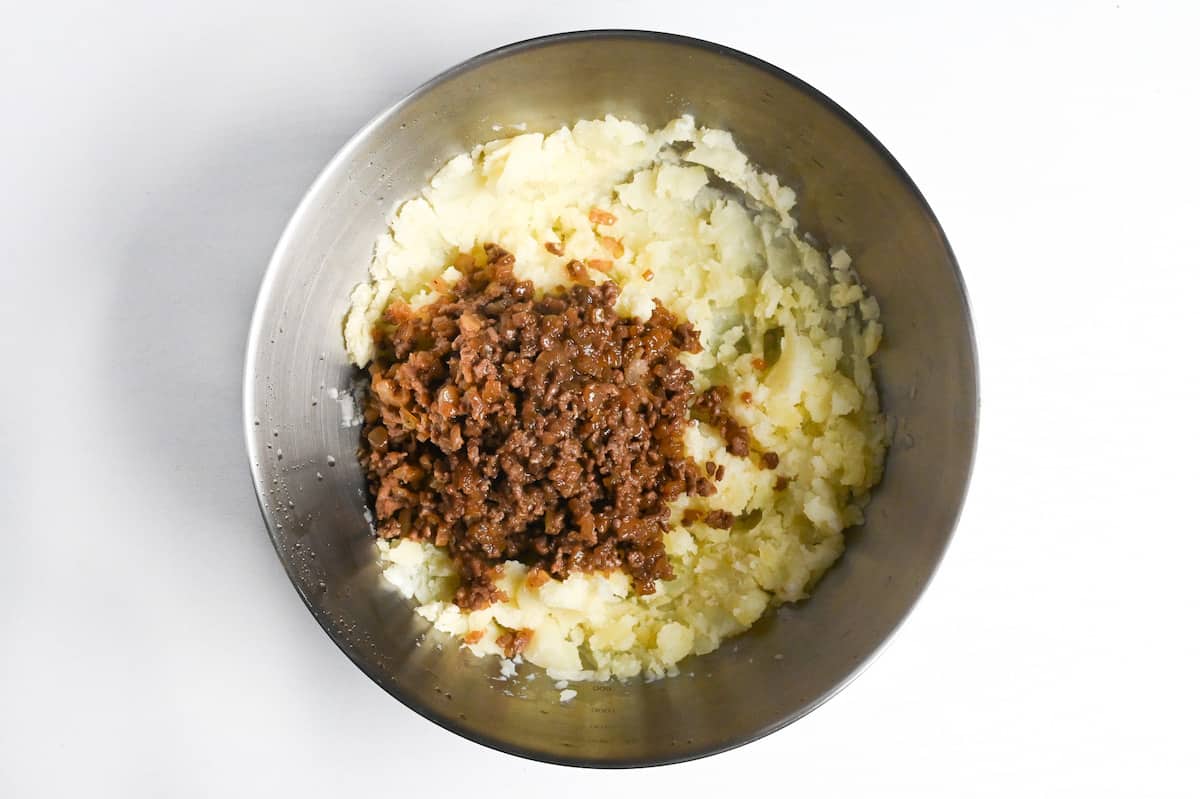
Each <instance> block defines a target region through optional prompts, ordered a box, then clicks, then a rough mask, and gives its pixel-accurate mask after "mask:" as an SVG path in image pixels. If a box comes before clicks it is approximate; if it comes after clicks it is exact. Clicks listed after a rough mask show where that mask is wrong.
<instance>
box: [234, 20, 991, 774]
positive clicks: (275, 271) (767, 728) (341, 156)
mask: <svg viewBox="0 0 1200 799" xmlns="http://www.w3.org/2000/svg"><path fill="white" fill-rule="evenodd" d="M605 39H627V40H634V41H655V42H665V43H668V44H671V45H675V46H678V47H685V48H692V49H697V50H704V51H708V52H711V53H716V54H717V55H721V56H724V57H726V58H732V59H734V60H737V61H741V62H742V63H744V64H746V65H748V66H751V67H753V68H755V69H757V70H759V71H761V72H765V73H767V74H768V75H770V76H772V77H775V78H778V79H780V80H782V81H784V82H786V83H788V84H790V85H791V86H792V87H793V88H796V89H799V90H800V91H802V92H804V93H806V94H808V95H809V96H810V97H812V98H813V99H814V100H816V101H817V102H818V103H820V104H821V105H823V106H824V107H825V108H826V109H827V110H829V111H831V112H832V113H834V114H835V115H836V116H838V117H840V118H841V120H842V121H843V122H844V123H845V124H846V125H847V126H848V127H850V128H851V129H852V130H853V131H855V133H857V134H858V136H860V137H861V138H862V139H863V140H864V141H865V142H866V143H867V144H868V145H870V146H871V147H872V148H873V149H874V150H875V151H876V152H877V153H878V154H879V155H880V156H881V157H882V158H883V160H884V162H885V163H886V164H887V166H888V167H889V168H890V169H891V170H892V171H893V172H894V173H895V175H896V176H897V177H898V178H899V179H900V180H901V182H902V183H903V184H904V185H905V186H906V188H907V189H908V190H909V191H910V192H911V194H912V196H913V197H914V198H915V199H916V200H917V201H918V203H919V204H920V205H921V206H922V208H923V210H924V211H925V213H926V214H928V216H929V219H930V220H931V221H932V223H933V228H934V232H935V233H936V235H937V237H938V238H939V239H940V244H941V246H942V247H943V248H944V249H945V251H946V255H947V256H948V259H949V263H950V265H951V267H952V270H953V277H954V280H955V283H956V286H957V289H958V292H959V296H960V300H961V302H962V306H963V317H964V320H965V322H966V339H967V341H966V344H967V346H968V353H969V355H970V359H969V360H970V374H969V375H967V376H966V377H967V378H968V385H967V388H968V390H969V391H970V392H971V394H972V395H973V396H974V399H975V403H974V405H975V407H974V409H973V413H972V417H971V420H970V425H971V430H970V438H971V440H970V450H969V452H968V456H967V464H966V474H965V475H964V481H963V491H962V494H961V496H960V497H959V499H958V506H957V507H956V508H954V513H953V519H952V521H951V524H950V529H949V530H948V531H947V534H946V539H945V541H944V542H943V544H942V546H941V548H940V550H939V551H938V552H937V553H936V557H935V558H934V562H933V565H932V568H931V570H930V573H929V577H928V578H927V579H926V580H925V582H924V584H922V585H921V587H920V589H919V590H918V593H917V596H916V598H915V599H914V600H913V602H912V604H911V605H909V607H908V609H907V610H906V611H905V612H904V614H903V615H902V616H901V617H900V618H899V619H898V620H897V621H896V624H895V625H894V626H893V627H892V629H891V630H889V631H888V633H887V634H886V635H885V636H884V637H883V639H882V640H881V641H880V642H879V644H878V645H876V647H875V648H874V649H873V650H872V651H871V652H869V653H867V654H866V655H865V656H864V657H863V658H862V660H860V661H859V663H858V664H857V665H856V666H855V667H854V668H853V669H851V670H850V671H849V672H848V673H847V674H846V675H845V676H844V677H842V679H841V680H840V681H838V683H837V684H835V685H834V686H832V687H831V688H830V689H829V690H827V691H826V692H825V693H824V694H822V695H821V696H819V697H817V698H816V699H814V700H813V701H811V702H808V703H807V704H805V705H803V706H801V707H799V708H796V709H795V710H793V711H792V712H791V713H789V714H788V715H787V716H785V717H784V718H782V719H780V720H779V721H777V722H773V723H770V724H764V725H763V726H761V727H759V728H758V729H756V730H754V732H752V733H750V734H748V735H744V736H740V737H736V738H732V739H730V740H727V741H724V742H722V743H720V744H718V745H715V746H709V747H698V748H696V749H694V750H691V751H686V750H684V751H680V753H679V754H678V755H675V754H672V755H670V756H665V757H657V758H630V759H596V758H588V757H586V756H578V757H567V756H563V755H559V754H557V753H553V752H545V751H538V750H535V749H530V748H526V747H521V746H515V745H513V744H511V743H508V742H506V741H504V740H501V739H500V738H497V737H492V736H488V735H486V734H481V733H477V732H475V731H473V730H469V729H467V728H466V727H464V726H462V725H460V724H459V723H458V721H457V719H455V718H454V717H453V716H451V715H449V714H446V713H442V712H439V711H438V710H437V709H435V707H434V706H432V705H427V704H425V703H422V702H421V701H419V700H418V699H417V698H415V697H412V696H409V695H407V694H406V693H405V692H404V691H403V690H401V686H398V685H394V684H388V683H386V682H385V680H384V679H383V678H382V676H380V675H377V674H376V673H375V671H376V670H375V669H374V667H373V666H372V665H371V664H368V663H366V662H365V661H364V660H363V659H361V658H359V657H358V656H357V655H356V653H355V652H354V650H353V649H352V648H351V647H350V646H349V645H348V643H347V642H346V641H344V640H343V638H342V637H341V636H340V635H338V634H337V632H336V631H335V629H334V625H333V623H332V619H331V618H330V616H329V614H327V613H326V612H325V611H323V610H322V609H321V608H319V607H317V606H316V605H314V604H313V602H312V601H310V599H309V597H308V596H306V595H305V593H304V592H303V591H302V590H300V586H299V583H298V582H297V580H296V575H294V574H293V573H292V569H291V568H290V566H289V562H288V560H287V558H286V557H285V556H284V551H283V547H282V546H281V542H280V540H279V538H278V537H277V536H276V535H275V533H274V531H273V530H272V528H271V517H270V515H269V514H268V510H267V504H266V499H265V492H264V483H263V476H262V473H261V470H260V466H259V463H258V462H257V460H256V458H255V440H256V433H255V427H256V425H255V424H254V396H255V369H254V366H255V360H254V354H255V352H256V351H257V350H258V346H259V341H260V338H261V336H262V333H263V316H264V314H265V306H266V304H267V298H268V297H269V296H270V295H271V293H272V291H271V289H272V288H273V285H274V282H275V280H276V279H277V277H278V275H279V273H280V271H281V270H282V265H281V264H282V260H283V257H284V254H285V253H286V251H287V250H288V248H289V247H290V245H291V242H292V239H293V238H294V237H295V236H296V231H297V229H298V227H299V225H300V223H301V220H302V219H303V218H304V217H306V216H307V212H308V210H309V206H310V205H311V204H312V203H313V202H314V198H315V197H316V195H317V193H318V191H319V189H321V188H322V187H323V186H324V184H325V183H326V182H327V181H328V180H329V178H330V176H331V175H332V174H333V173H334V172H335V171H336V170H337V169H339V168H340V167H341V166H342V164H343V162H344V161H346V160H347V158H348V157H350V156H351V154H352V153H353V152H354V151H355V150H356V149H357V147H358V145H359V143H360V142H361V141H362V140H363V139H365V138H367V137H368V136H369V135H370V134H371V133H372V132H373V131H374V130H375V128H377V127H378V126H379V125H381V124H383V122H384V121H385V120H386V119H388V118H390V117H391V116H392V115H393V114H395V113H396V112H398V111H399V110H400V109H402V108H403V107H404V106H406V105H409V104H410V103H412V102H413V101H414V100H416V99H417V98H419V97H421V96H423V95H425V94H427V93H428V92H430V91H433V90H434V89H436V88H437V87H438V86H440V85H441V84H443V83H445V82H446V81H448V80H449V79H451V78H453V77H456V76H458V75H461V74H464V73H467V72H471V71H473V70H475V69H477V68H479V67H481V66H484V65H485V64H488V63H490V62H492V61H495V60H498V59H501V58H504V57H507V56H510V55H514V54H516V53H521V52H525V51H528V50H536V49H538V48H541V47H546V46H549V45H557V44H563V43H569V42H578V41H593V40H605ZM978 364H979V353H978V347H977V344H976V340H975V332H974V325H973V323H972V317H971V307H970V300H969V298H968V296H967V289H966V284H965V283H964V281H963V277H962V272H961V270H960V268H959V265H958V259H957V258H956V257H955V255H954V251H953V249H952V248H951V247H950V242H949V240H948V239H947V238H946V234H945V231H944V230H943V228H942V225H941V222H940V221H939V220H938V219H937V217H936V215H935V214H934V213H933V209H932V208H931V207H930V206H929V203H928V201H926V199H925V196H924V195H923V194H922V193H921V191H920V189H918V188H917V185H916V183H915V182H914V181H913V179H912V178H911V177H910V176H909V174H908V173H907V172H906V171H905V170H904V168H903V167H902V166H901V165H900V162H899V161H897V160H896V158H895V157H894V156H893V155H892V154H891V153H890V152H889V151H888V150H887V148H886V147H884V146H883V143H882V142H880V141H879V139H877V138H876V137H875V136H874V135H873V134H872V133H871V132H870V131H869V130H867V128H866V127H865V126H864V125H863V124H862V123H861V122H859V121H858V120H857V119H855V118H854V116H853V115H851V114H850V113H849V112H848V111H846V110H845V109H844V108H842V107H841V106H840V105H838V104H837V103H836V102H834V101H833V100H832V99H830V98H829V97H827V96H826V95H825V94H823V93H822V92H820V91H819V90H817V89H816V88H814V87H813V86H811V85H809V84H808V83H806V82H805V81H803V80H801V79H800V78H798V77H796V76H795V75H793V74H791V73H790V72H787V71H786V70H783V69H780V68H779V67H777V66H775V65H774V64H771V63H769V62H767V61H763V60H762V59H760V58H756V57H755V56H752V55H750V54H748V53H745V52H742V51H741V50H736V49H734V48H732V47H727V46H725V45H722V44H717V43H716V42H710V41H707V40H704V39H697V38H694V37H690V36H682V35H680V34H675V33H664V32H660V31H647V30H632V29H596V30H577V31H569V32H564V33H555V34H549V35H546V36H538V37H534V38H531V39H524V40H521V41H518V42H513V43H511V44H507V45H503V46H501V47H497V48H494V49H492V50H488V51H486V52H484V53H480V54H479V55H477V56H474V57H473V58H470V59H467V60H466V61H463V62H461V63H459V64H457V65H455V66H453V67H450V68H449V69H447V70H445V71H443V72H441V73H439V74H438V75H436V76H435V77H433V78H431V79H429V80H427V81H426V82H425V83H423V84H421V85H420V86H418V87H417V88H415V89H413V90H412V91H411V92H409V93H408V94H406V95H405V96H404V97H402V98H401V99H400V100H398V101H397V102H396V103H394V104H392V105H391V106H389V107H388V108H386V109H385V110H383V111H382V112H380V113H379V114H377V115H376V116H375V117H373V118H372V119H371V120H370V121H369V122H367V123H366V124H365V125H364V126H363V127H362V128H360V129H359V130H358V132H356V133H355V134H354V135H353V136H351V137H350V139H349V140H348V141H347V142H346V143H345V144H344V145H342V147H341V148H340V149H339V150H338V151H337V152H336V153H335V154H334V156H333V157H332V158H331V159H330V160H329V162H328V163H327V164H326V165H325V167H324V168H323V169H322V170H321V172H320V173H319V174H318V175H317V177H316V178H315V179H314V180H313V182H312V183H311V184H310V185H309V187H308V189H307V190H306V191H305V193H304V196H303V198H302V199H301V200H300V203H299V204H298V205H297V207H296V210H295V211H294V212H292V215H291V218H290V219H289V220H288V223H287V225H286V227H284V230H283V233H282V234H281V235H280V237H279V241H278V242H277V243H276V245H275V249H274V251H273V252H272V254H271V258H270V260H269V261H268V263H267V269H266V272H265V273H264V275H263V280H262V283H261V285H260V287H259V291H258V296H257V298H256V300H255V303H254V312H253V315H252V316H251V320H250V331H249V334H248V337H247V342H246V355H245V367H244V374H243V384H242V415H243V420H242V423H243V431H244V437H245V445H246V454H247V457H248V459H249V465H250V476H251V480H252V481H253V483H254V492H255V496H256V498H257V499H258V507H259V512H260V513H261V515H262V518H263V523H264V524H265V525H266V528H267V534H268V535H269V536H270V538H271V544H272V546H273V547H274V548H275V554H276V556H277V557H278V558H279V561H280V563H281V564H282V566H283V568H284V571H285V572H286V573H287V575H288V578H289V579H290V580H291V581H292V587H293V588H295V590H296V593H297V594H299V595H300V598H301V600H302V601H303V602H304V605H305V607H307V608H308V610H309V612H310V613H311V614H312V616H313V618H314V619H316V621H317V623H318V624H320V626H321V629H322V630H324V631H325V634H326V635H328V636H329V638H330V640H332V641H333V642H334V643H335V644H336V645H337V646H338V648H339V649H341V650H342V652H343V653H345V655H346V656H347V657H348V658H350V660H351V662H353V663H354V665H356V666H357V667H358V668H359V670H361V671H362V672H363V673H364V674H365V675H366V676H367V677H369V678H370V679H371V680H372V681H373V682H375V683H376V684H377V685H379V687H380V688H382V689H384V690H385V691H386V692H387V693H388V694H389V695H391V696H392V697H394V698H395V699H398V700H399V701H400V702H401V703H403V704H404V705H405V706H406V707H408V708H409V709H410V710H412V711H414V712H416V713H417V714H419V715H420V716H422V717H424V718H426V719H428V720H429V721H431V722H433V723H434V724H437V725H438V726H439V727H442V728H443V729H446V730H448V731H450V732H452V733H455V734H456V735H459V736H461V737H463V738H466V739H467V740H470V741H474V742H475V743H478V744H482V745H483V746H487V747H489V748H491V749H495V750H497V751H500V752H504V753H506V754H510V755H516V756H518V757H523V758H527V759H529V760H535V761H540V762H544V763H551V764H555V765H562V766H576V767H585V768H640V767H647V766H663V765H670V764H674V763H683V762H687V761H689V760H698V759H700V758H703V757H708V756H710V755H715V754H719V753H721V752H727V751H729V750H731V749H736V748H738V747H740V746H744V745H746V744H748V743H751V742H753V741H756V740H758V739H760V738H763V737H766V736H767V735H770V734H771V733H773V732H777V731H778V730H781V729H783V728H784V727H786V726H788V725H790V724H792V723H793V722H795V721H797V720H798V719H800V718H802V717H804V716H806V715H808V714H809V713H811V712H812V711H814V710H816V709H817V708H818V707H820V706H821V705H823V704H825V703H826V702H828V701H829V700H830V699H832V698H833V697H834V696H836V695H837V694H838V693H840V692H841V691H842V689H844V688H845V687H846V686H847V685H849V684H850V683H851V682H853V681H854V680H855V678H857V677H858V676H859V675H860V674H862V672H863V671H864V670H865V669H866V668H867V667H868V666H870V665H871V663H872V662H874V660H875V659H876V658H877V657H878V656H879V654H880V653H881V652H882V651H883V650H884V649H885V648H886V647H887V645H888V644H889V643H890V642H891V640H892V639H893V637H894V636H895V635H896V632H897V630H899V629H900V627H902V626H903V625H904V622H905V621H907V619H908V618H909V616H910V615H911V614H912V612H913V609H914V608H916V606H917V604H919V603H920V601H921V598H922V597H923V596H924V594H925V591H926V590H927V589H928V586H929V583H930V582H931V581H932V580H933V577H934V576H935V575H936V574H937V571H938V569H939V568H940V566H941V563H942V561H943V560H944V558H945V554H946V551H947V549H948V548H949V545H950V541H951V539H953V537H954V533H955V529H956V528H957V526H958V521H959V518H960V517H961V515H962V509H963V505H964V504H965V501H966V497H967V494H968V493H969V491H970V483H971V477H972V473H973V471H974V464H975V454H976V449H977V446H978V438H979V412H980V387H979V367H978Z"/></svg>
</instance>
